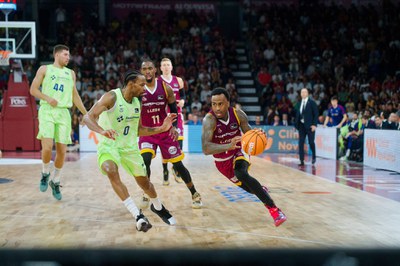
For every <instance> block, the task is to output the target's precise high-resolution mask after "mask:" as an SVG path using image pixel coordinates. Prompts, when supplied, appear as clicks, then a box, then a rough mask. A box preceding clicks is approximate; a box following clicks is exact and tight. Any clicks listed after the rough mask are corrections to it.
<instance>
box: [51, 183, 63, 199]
mask: <svg viewBox="0 0 400 266" xmlns="http://www.w3.org/2000/svg"><path fill="white" fill-rule="evenodd" d="M49 186H50V187H51V190H52V191H53V197H54V198H55V199H56V200H61V199H62V195H61V191H60V187H61V186H60V182H57V183H54V182H53V180H50V182H49Z"/></svg>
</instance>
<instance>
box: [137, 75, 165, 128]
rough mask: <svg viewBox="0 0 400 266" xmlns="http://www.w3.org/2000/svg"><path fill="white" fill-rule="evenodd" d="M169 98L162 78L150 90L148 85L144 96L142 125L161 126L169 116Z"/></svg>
mask: <svg viewBox="0 0 400 266" xmlns="http://www.w3.org/2000/svg"><path fill="white" fill-rule="evenodd" d="M167 107H168V99H167V92H166V90H165V87H164V85H163V81H162V79H160V78H158V79H157V80H156V88H155V89H154V91H150V90H149V89H148V88H147V86H146V90H145V92H144V94H143V96H142V113H141V118H142V125H143V126H145V127H159V126H161V125H162V124H163V121H164V119H165V118H166V117H167V115H168V113H167Z"/></svg>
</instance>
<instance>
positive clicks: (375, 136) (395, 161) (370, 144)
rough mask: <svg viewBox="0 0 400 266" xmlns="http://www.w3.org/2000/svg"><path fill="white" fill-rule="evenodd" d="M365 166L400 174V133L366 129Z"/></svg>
mask: <svg viewBox="0 0 400 266" xmlns="http://www.w3.org/2000/svg"><path fill="white" fill-rule="evenodd" d="M363 153H364V164H365V165H368V166H371V167H374V168H377V169H385V170H391V171H396V172H399V173H400V131H398V130H378V129H366V130H365V133H364V151H363Z"/></svg>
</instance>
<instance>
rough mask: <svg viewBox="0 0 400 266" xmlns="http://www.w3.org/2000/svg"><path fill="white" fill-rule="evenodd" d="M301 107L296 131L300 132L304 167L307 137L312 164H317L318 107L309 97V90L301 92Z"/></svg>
mask: <svg viewBox="0 0 400 266" xmlns="http://www.w3.org/2000/svg"><path fill="white" fill-rule="evenodd" d="M300 95H301V99H302V101H301V105H300V110H299V111H298V112H297V113H296V129H297V130H298V131H299V157H300V164H299V166H304V142H305V139H306V136H307V137H308V143H309V145H310V149H311V152H312V161H311V162H312V164H315V161H316V154H315V142H314V141H315V130H316V129H317V123H318V107H317V104H316V103H315V101H314V100H312V99H311V98H310V97H309V93H308V89H307V88H303V89H302V90H301V92H300Z"/></svg>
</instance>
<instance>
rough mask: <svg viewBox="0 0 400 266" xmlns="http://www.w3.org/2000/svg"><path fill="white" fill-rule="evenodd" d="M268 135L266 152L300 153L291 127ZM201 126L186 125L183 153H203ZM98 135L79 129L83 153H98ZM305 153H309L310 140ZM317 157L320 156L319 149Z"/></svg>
mask: <svg viewBox="0 0 400 266" xmlns="http://www.w3.org/2000/svg"><path fill="white" fill-rule="evenodd" d="M262 128H263V129H264V131H265V133H266V135H267V146H266V148H265V152H269V153H298V151H299V144H298V142H299V132H298V131H297V130H296V129H295V128H294V127H291V126H264V127H262ZM201 131H202V126H201V125H184V140H183V152H190V153H201V152H202V147H201ZM97 143H98V139H97V135H96V134H95V133H94V132H93V131H91V130H89V129H88V128H87V127H86V126H80V128H79V144H80V151H82V152H95V151H97V147H96V146H97ZM304 152H305V153H306V154H308V153H309V147H308V140H307V138H306V144H305V146H304ZM317 156H320V155H319V154H318V149H317Z"/></svg>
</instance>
